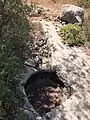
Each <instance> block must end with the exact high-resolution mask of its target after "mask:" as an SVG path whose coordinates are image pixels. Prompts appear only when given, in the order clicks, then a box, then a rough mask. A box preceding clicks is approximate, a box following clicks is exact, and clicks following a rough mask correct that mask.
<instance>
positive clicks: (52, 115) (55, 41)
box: [29, 8, 90, 120]
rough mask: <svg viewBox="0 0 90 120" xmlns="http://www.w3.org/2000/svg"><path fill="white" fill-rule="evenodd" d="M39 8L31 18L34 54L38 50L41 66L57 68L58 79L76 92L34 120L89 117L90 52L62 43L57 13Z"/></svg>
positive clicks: (87, 118) (78, 119)
mask: <svg viewBox="0 0 90 120" xmlns="http://www.w3.org/2000/svg"><path fill="white" fill-rule="evenodd" d="M39 11H40V13H39V14H37V13H36V15H35V14H34V16H32V15H30V18H29V20H30V23H32V25H31V27H32V28H33V29H32V34H33V36H34V43H35V46H36V47H35V49H34V53H35V52H38V54H39V55H40V57H41V59H42V65H41V66H40V67H41V68H55V69H56V71H57V75H58V76H59V78H60V79H62V80H63V81H64V82H67V83H68V84H69V85H70V86H71V87H72V88H73V90H74V93H73V94H72V95H71V97H70V98H69V99H68V100H66V101H65V102H63V103H62V104H61V105H59V106H58V107H56V108H54V109H52V110H51V111H50V112H48V113H47V114H45V115H44V116H43V117H38V118H35V116H34V117H33V118H32V119H33V120H36V119H39V120H90V115H89V114H90V55H89V54H87V53H88V52H86V51H85V49H84V48H83V47H69V46H67V45H65V44H63V43H62V39H61V37H60V35H59V34H58V33H59V29H60V27H62V26H63V23H60V21H59V19H58V17H57V16H58V15H57V16H56V17H55V16H54V14H53V13H52V14H50V13H51V11H50V10H48V9H47V10H46V9H43V8H40V9H39ZM45 11H46V12H45ZM43 13H44V14H43ZM57 13H58V12H57ZM31 16H32V17H31ZM30 117H31V116H30V115H29V120H31V119H30Z"/></svg>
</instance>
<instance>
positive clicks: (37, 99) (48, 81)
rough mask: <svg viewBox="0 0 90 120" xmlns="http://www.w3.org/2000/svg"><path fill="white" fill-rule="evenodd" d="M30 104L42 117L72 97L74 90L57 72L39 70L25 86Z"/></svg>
mask: <svg viewBox="0 0 90 120" xmlns="http://www.w3.org/2000/svg"><path fill="white" fill-rule="evenodd" d="M24 88H25V92H26V95H27V97H28V99H29V102H30V103H31V104H32V105H33V107H34V108H35V110H36V112H38V113H39V114H40V115H41V116H43V115H45V114H46V113H47V112H49V111H51V109H54V108H56V107H57V106H59V105H60V104H61V103H62V102H64V101H66V100H67V99H68V98H69V97H70V96H71V95H72V88H71V87H70V86H69V85H68V84H67V83H64V82H63V81H61V80H60V79H59V78H58V76H57V74H56V71H55V70H39V71H37V72H35V73H34V74H32V75H31V76H30V77H29V79H28V81H27V83H26V84H25V86H24Z"/></svg>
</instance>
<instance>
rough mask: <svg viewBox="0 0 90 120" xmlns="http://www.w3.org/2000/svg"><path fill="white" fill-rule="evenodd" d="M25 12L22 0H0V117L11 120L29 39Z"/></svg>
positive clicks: (0, 119)
mask: <svg viewBox="0 0 90 120" xmlns="http://www.w3.org/2000/svg"><path fill="white" fill-rule="evenodd" d="M28 12H29V8H28V7H27V6H26V5H25V6H24V5H23V4H22V1H21V0H0V120H2V119H4V120H13V117H12V118H11V116H13V115H15V114H16V113H17V109H18V107H19V102H20V100H19V99H18V98H19V97H18V96H17V93H16V85H18V83H19V80H20V73H21V72H22V71H23V70H24V64H23V63H24V54H25V51H26V49H27V45H26V42H27V41H31V39H30V37H29V36H30V35H29V34H30V33H29V32H30V31H29V22H28V20H27V19H26V15H27V13H28ZM30 43H31V44H32V42H30Z"/></svg>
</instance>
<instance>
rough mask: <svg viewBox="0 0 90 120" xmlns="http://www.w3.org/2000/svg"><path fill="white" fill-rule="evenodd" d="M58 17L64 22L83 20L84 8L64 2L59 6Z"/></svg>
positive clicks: (79, 21) (80, 21)
mask: <svg viewBox="0 0 90 120" xmlns="http://www.w3.org/2000/svg"><path fill="white" fill-rule="evenodd" d="M60 19H61V20H62V21H65V22H66V23H72V24H74V23H79V24H81V23H82V22H83V21H84V9H83V8H81V7H78V6H75V5H72V4H64V5H63V6H62V7H61V11H60Z"/></svg>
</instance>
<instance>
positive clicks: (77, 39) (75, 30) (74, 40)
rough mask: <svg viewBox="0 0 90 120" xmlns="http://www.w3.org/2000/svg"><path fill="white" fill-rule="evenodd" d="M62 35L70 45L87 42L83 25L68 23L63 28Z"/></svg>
mask: <svg viewBox="0 0 90 120" xmlns="http://www.w3.org/2000/svg"><path fill="white" fill-rule="evenodd" d="M60 35H61V37H62V39H63V42H64V43H66V44H68V45H70V46H74V45H77V46H80V45H83V44H84V43H85V42H86V37H85V32H84V31H83V29H82V27H80V26H78V25H75V24H68V25H66V26H64V27H62V28H61V30H60Z"/></svg>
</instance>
